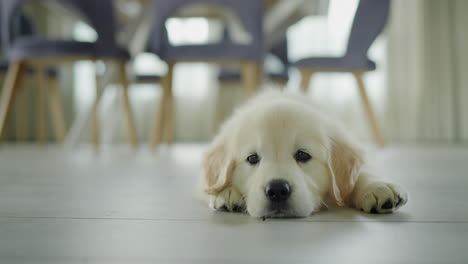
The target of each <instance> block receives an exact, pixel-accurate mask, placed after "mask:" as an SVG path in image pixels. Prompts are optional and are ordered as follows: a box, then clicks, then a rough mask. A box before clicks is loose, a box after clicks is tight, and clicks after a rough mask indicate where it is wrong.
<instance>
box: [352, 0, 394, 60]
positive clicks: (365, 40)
mask: <svg viewBox="0 0 468 264" xmlns="http://www.w3.org/2000/svg"><path fill="white" fill-rule="evenodd" d="M389 9H390V0H360V1H359V5H358V7H357V10H356V14H355V15H354V21H353V25H352V27H351V33H350V35H349V40H348V47H347V50H346V54H345V57H346V58H350V59H352V58H354V59H367V51H368V50H369V48H370V46H371V45H372V43H373V42H374V40H375V39H376V38H377V36H378V35H379V34H380V33H381V32H382V30H383V29H384V27H385V24H386V23H387V19H388V13H389Z"/></svg>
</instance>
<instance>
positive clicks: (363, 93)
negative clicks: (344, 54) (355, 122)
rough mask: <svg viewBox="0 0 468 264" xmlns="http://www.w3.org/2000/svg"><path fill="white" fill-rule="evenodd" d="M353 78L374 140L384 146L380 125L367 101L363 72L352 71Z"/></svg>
mask: <svg viewBox="0 0 468 264" xmlns="http://www.w3.org/2000/svg"><path fill="white" fill-rule="evenodd" d="M353 75H354V78H356V82H357V85H358V88H359V94H360V96H361V100H362V105H363V107H364V111H365V112H366V115H367V119H368V121H369V124H370V127H371V130H372V133H373V134H374V138H375V142H376V143H377V145H378V146H380V147H384V146H385V142H384V138H383V135H382V132H381V130H380V127H379V125H378V122H377V118H376V117H375V113H374V110H373V109H372V105H371V103H370V101H369V98H368V96H367V93H366V89H365V86H364V81H363V78H362V75H363V72H353Z"/></svg>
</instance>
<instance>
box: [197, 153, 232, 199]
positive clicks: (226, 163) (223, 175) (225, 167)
mask: <svg viewBox="0 0 468 264" xmlns="http://www.w3.org/2000/svg"><path fill="white" fill-rule="evenodd" d="M203 169H204V174H205V181H206V183H207V185H208V188H207V189H206V190H205V192H206V193H208V194H212V195H214V194H218V193H219V192H221V191H222V190H224V189H225V188H226V187H228V186H229V185H230V184H231V180H232V174H233V172H234V169H235V162H234V160H233V159H232V158H229V157H228V155H227V150H226V146H225V145H224V144H214V145H213V146H212V147H211V148H210V150H209V151H208V152H207V153H206V155H205V157H204V160H203Z"/></svg>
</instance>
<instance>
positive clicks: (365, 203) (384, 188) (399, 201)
mask: <svg viewBox="0 0 468 264" xmlns="http://www.w3.org/2000/svg"><path fill="white" fill-rule="evenodd" d="M407 201H408V194H407V193H406V191H405V190H403V189H402V188H401V187H399V186H398V185H395V184H391V183H384V182H375V183H371V184H369V185H367V186H366V187H365V188H364V189H363V190H362V192H361V194H360V195H358V197H357V200H356V207H357V208H359V209H361V210H362V211H364V212H366V213H371V214H385V213H392V212H394V211H395V210H396V209H398V208H399V207H401V206H403V205H405V204H406V202H407Z"/></svg>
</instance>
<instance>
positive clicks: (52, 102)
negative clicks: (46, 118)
mask: <svg viewBox="0 0 468 264" xmlns="http://www.w3.org/2000/svg"><path fill="white" fill-rule="evenodd" d="M48 83H49V85H48V88H49V111H50V115H51V119H52V126H53V129H54V134H55V138H56V140H57V142H59V143H63V140H64V139H65V134H66V124H65V117H64V113H63V104H62V99H61V96H60V91H59V88H58V80H57V78H56V77H49V78H48Z"/></svg>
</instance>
